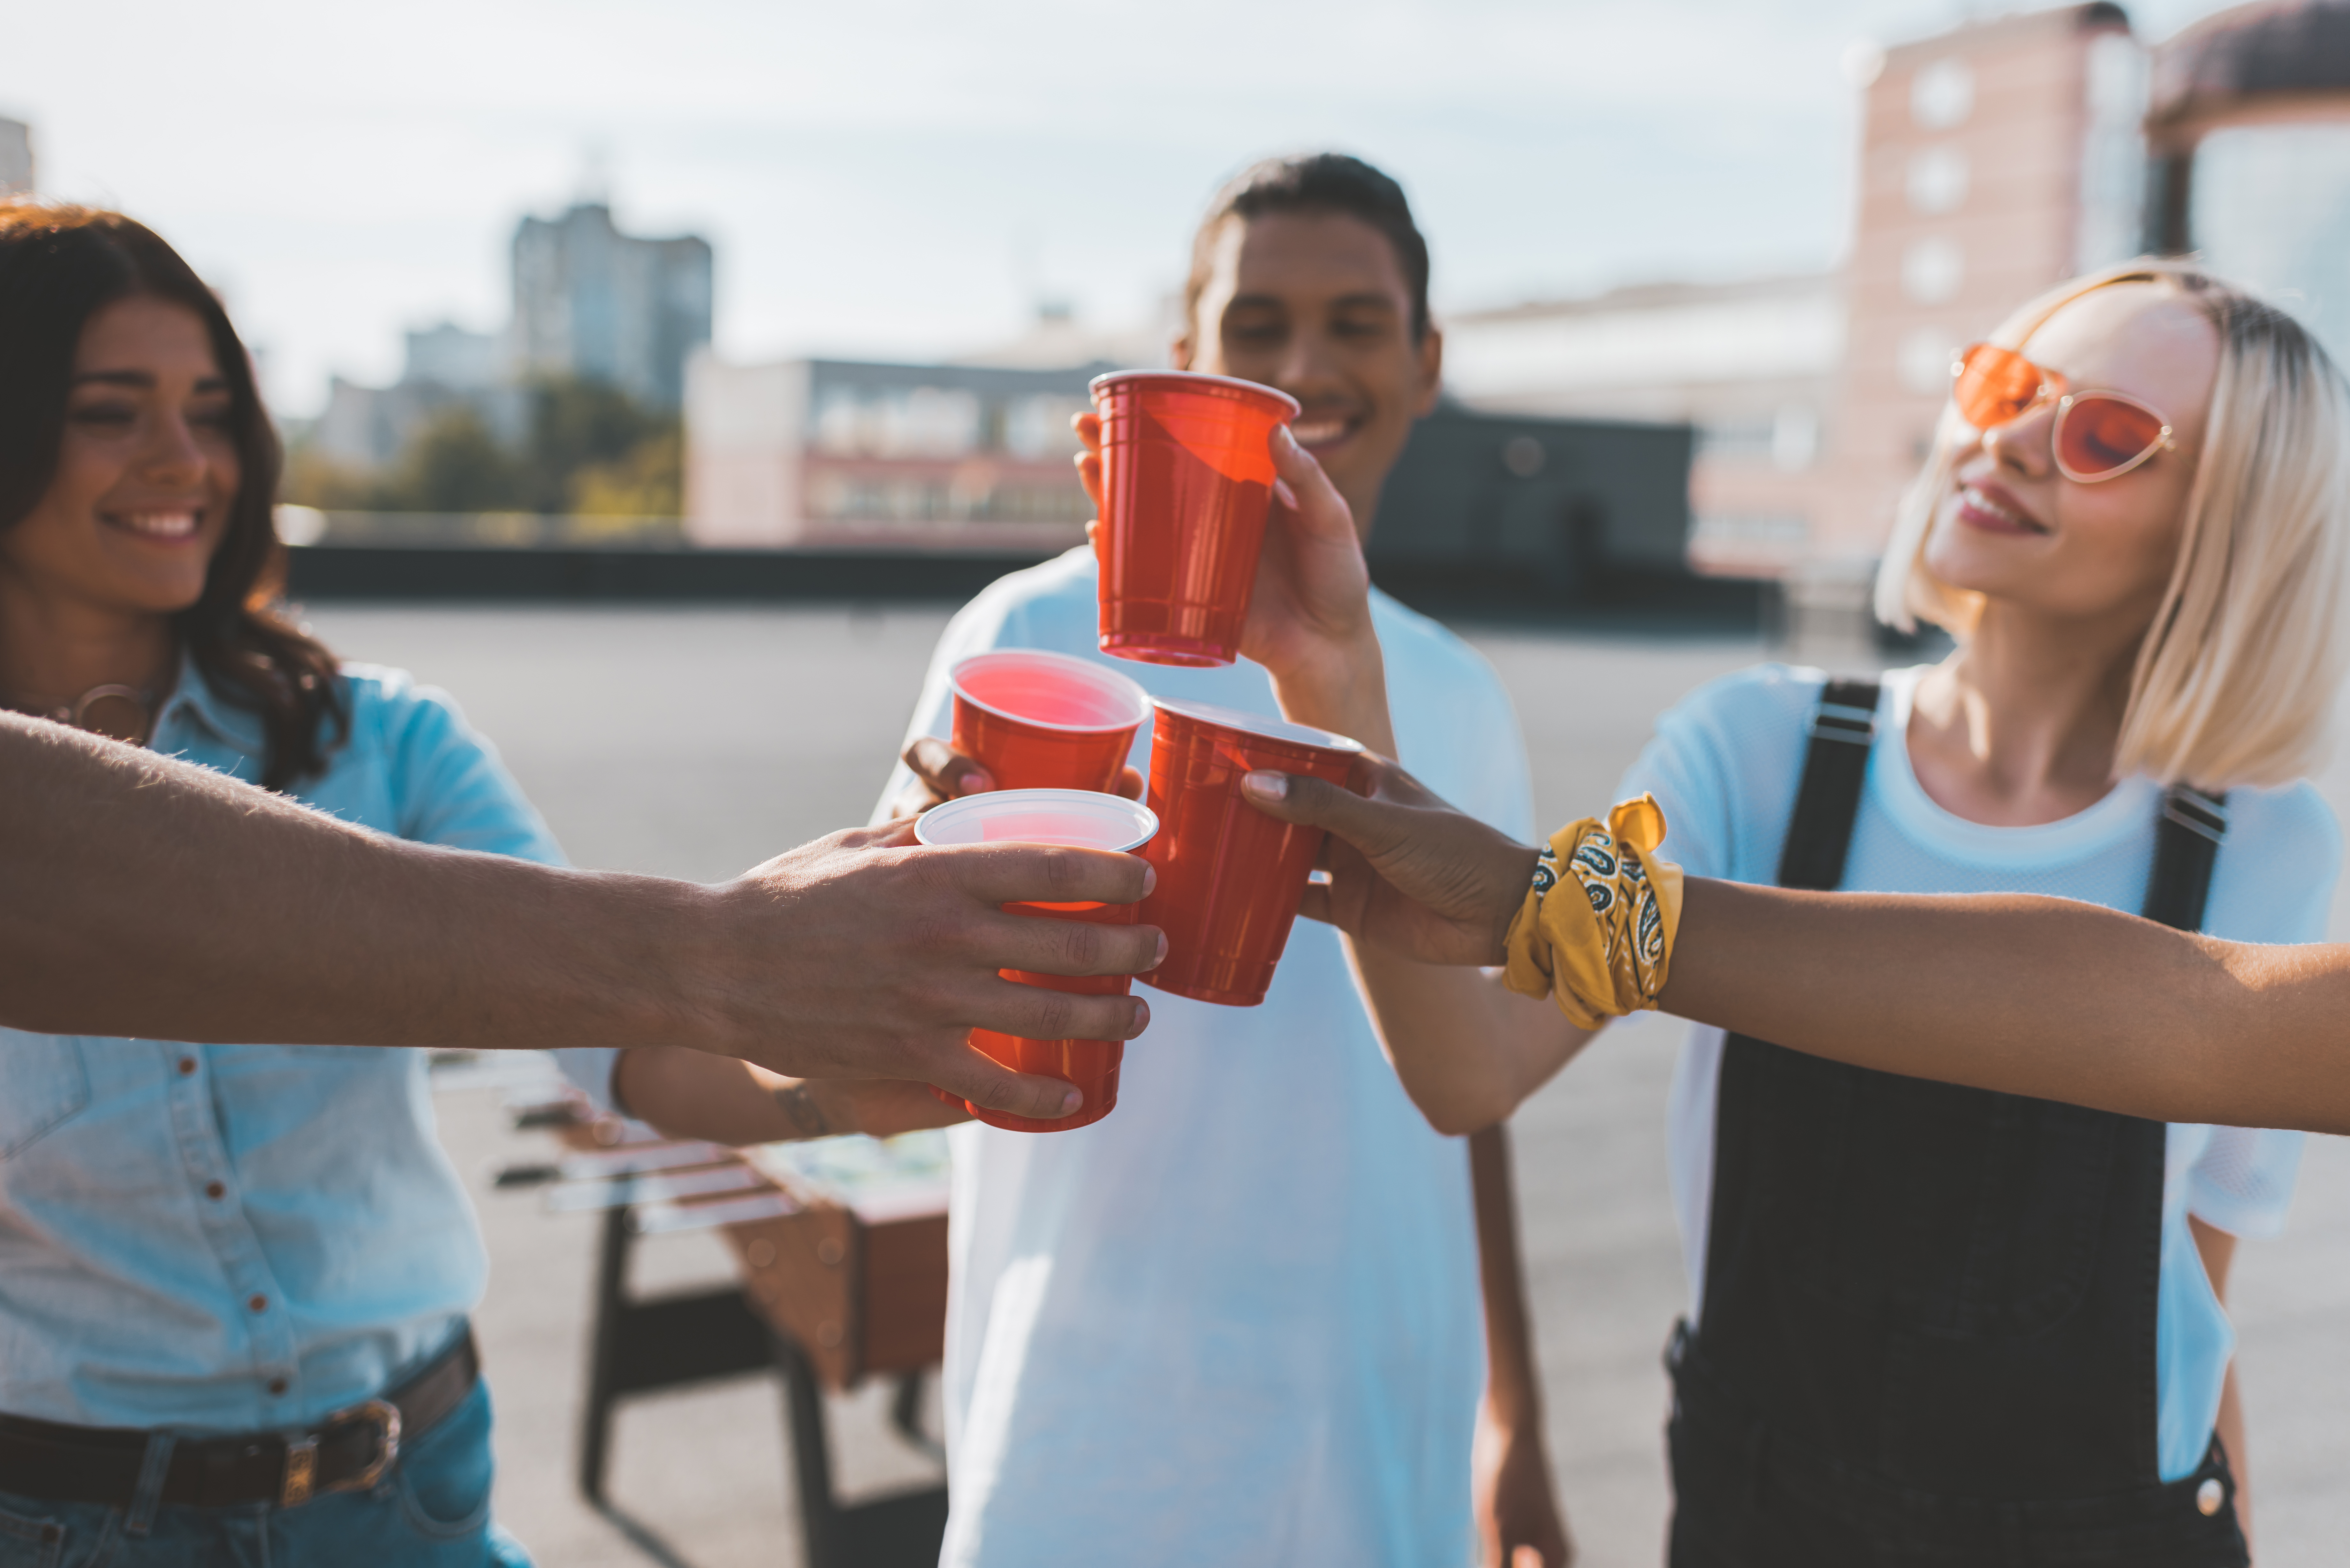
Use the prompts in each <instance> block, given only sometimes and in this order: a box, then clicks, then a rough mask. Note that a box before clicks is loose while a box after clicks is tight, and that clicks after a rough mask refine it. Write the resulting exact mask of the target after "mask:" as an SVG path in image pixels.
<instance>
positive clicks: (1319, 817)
mask: <svg viewBox="0 0 2350 1568" xmlns="http://www.w3.org/2000/svg"><path fill="white" fill-rule="evenodd" d="M1241 794H1242V795H1243V798H1245V799H1246V800H1247V801H1248V803H1249V804H1250V805H1253V806H1254V807H1256V808H1257V810H1259V811H1261V812H1263V813H1264V814H1265V815H1267V816H1272V817H1278V818H1279V819H1280V820H1282V821H1283V822H1295V823H1298V824H1301V825H1303V826H1307V827H1320V828H1326V829H1327V830H1328V831H1330V832H1332V833H1335V834H1336V835H1337V836H1339V837H1341V838H1343V839H1345V840H1346V841H1347V843H1349V844H1351V845H1353V846H1355V847H1356V848H1357V849H1359V850H1361V851H1362V852H1363V853H1364V854H1366V855H1376V854H1378V851H1380V850H1382V849H1386V848H1388V847H1389V846H1393V845H1394V844H1395V843H1396V842H1397V841H1398V840H1399V839H1400V838H1402V837H1403V836H1405V835H1406V834H1407V833H1408V832H1409V828H1408V826H1406V824H1405V822H1404V821H1403V820H1402V818H1403V817H1405V816H1406V815H1409V808H1408V807H1404V806H1398V805H1390V804H1388V802H1385V801H1377V800H1366V799H1364V798H1363V797H1362V796H1361V795H1358V794H1356V793H1355V792H1354V791H1352V790H1350V789H1347V788H1346V787H1344V786H1343V785H1339V784H1331V783H1330V782H1328V781H1327V780H1326V779H1317V778H1314V777H1312V776H1310V775H1308V774H1284V773H1276V772H1274V771H1273V770H1271V769H1261V770H1259V771H1258V772H1255V773H1253V774H1245V775H1243V778H1242V779H1241Z"/></svg>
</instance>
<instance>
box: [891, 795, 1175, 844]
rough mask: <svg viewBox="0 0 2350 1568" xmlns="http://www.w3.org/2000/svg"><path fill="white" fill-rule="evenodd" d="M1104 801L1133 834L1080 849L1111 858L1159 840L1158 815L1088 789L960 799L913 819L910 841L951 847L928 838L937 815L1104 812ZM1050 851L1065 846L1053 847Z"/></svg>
mask: <svg viewBox="0 0 2350 1568" xmlns="http://www.w3.org/2000/svg"><path fill="white" fill-rule="evenodd" d="M1105 801H1107V802H1113V803H1115V805H1116V807H1117V809H1118V811H1119V812H1120V813H1121V814H1123V815H1125V816H1126V817H1127V819H1128V826H1130V827H1132V828H1133V829H1134V830H1135V835H1134V836H1133V837H1131V838H1130V839H1128V841H1126V842H1123V843H1118V844H1095V845H1086V846H1082V847H1085V848H1090V849H1104V850H1107V851H1109V852H1110V853H1111V854H1114V855H1130V854H1132V853H1133V852H1134V851H1136V850H1138V849H1139V848H1141V847H1142V846H1144V845H1146V844H1148V843H1149V842H1150V841H1151V840H1152V839H1154V838H1156V837H1158V836H1159V814H1158V813H1157V812H1155V811H1153V810H1151V809H1150V808H1149V806H1147V805H1143V804H1142V803H1141V802H1140V801H1139V800H1128V799H1127V798H1126V796H1124V795H1122V794H1102V793H1101V792H1100V791H1098V790H1089V789H995V790H989V791H987V792H986V793H985V794H967V795H962V796H961V797H959V798H957V799H954V800H951V801H947V802H944V803H943V804H941V805H934V806H932V807H931V809H930V810H928V811H926V812H924V813H923V814H922V815H920V816H918V817H916V818H915V819H914V838H915V841H916V842H917V843H920V844H925V845H929V846H931V847H933V848H938V847H953V846H954V845H952V844H949V845H941V842H940V840H938V839H935V838H932V837H931V836H930V829H931V821H932V819H933V818H937V817H938V816H939V814H940V813H941V812H945V813H947V814H948V815H947V816H946V817H945V818H944V819H942V820H946V821H955V820H959V819H960V818H962V817H966V816H981V815H985V814H986V813H987V812H988V811H990V810H991V809H993V810H1019V809H1023V808H1026V809H1029V810H1035V809H1037V808H1040V807H1050V806H1058V807H1061V808H1063V809H1072V808H1074V809H1077V810H1084V811H1094V812H1101V811H1103V810H1105V807H1104V805H1103V804H1102V803H1103V802H1105ZM974 842H978V843H989V844H1033V843H1035V840H1034V839H1026V838H995V839H981V840H976V841H974ZM1054 847H1055V848H1062V847H1066V846H1058V845H1056V846H1054Z"/></svg>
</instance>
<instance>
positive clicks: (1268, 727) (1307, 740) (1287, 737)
mask: <svg viewBox="0 0 2350 1568" xmlns="http://www.w3.org/2000/svg"><path fill="white" fill-rule="evenodd" d="M1150 705H1151V706H1152V707H1153V708H1154V709H1165V710H1166V711H1168V712H1170V713H1177V714H1180V715H1181V716H1182V717H1184V718H1186V719H1190V720H1191V721H1193V722H1197V723H1202V724H1213V725H1215V726H1217V727H1218V728H1220V729H1225V730H1238V731H1240V732H1242V733H1243V734H1244V735H1253V736H1255V737H1256V738H1257V739H1259V740H1261V741H1282V742H1287V743H1289V744H1290V745H1294V746H1310V747H1313V748H1314V749H1315V750H1317V751H1325V752H1345V753H1349V754H1352V753H1361V752H1366V751H1368V750H1369V748H1368V747H1367V746H1365V745H1364V744H1363V742H1360V741H1357V740H1356V739H1355V738H1354V737H1352V736H1350V735H1341V734H1339V733H1338V732H1336V731H1335V730H1317V729H1315V727H1314V726H1313V725H1311V724H1293V723H1291V722H1289V721H1288V720H1286V719H1268V718H1266V717H1265V716H1264V715H1263V714H1261V713H1244V712H1243V711H1241V710H1239V709H1237V708H1221V707H1218V706H1217V705H1216V704H1215V703H1212V702H1188V701H1181V700H1180V699H1176V698H1168V697H1153V698H1152V699H1151V700H1150Z"/></svg>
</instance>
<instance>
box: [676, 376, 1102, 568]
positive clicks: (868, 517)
mask: <svg viewBox="0 0 2350 1568" xmlns="http://www.w3.org/2000/svg"><path fill="white" fill-rule="evenodd" d="M1111 368H1112V367H1111V366H1110V365H1108V364H1107V363H1097V364H1090V365H1082V366H1078V367H1076V368H1074V369H1071V368H1066V367H1065V368H1062V369H1006V368H1003V367H997V366H974V365H887V364H871V363H862V362H857V361H849V360H838V359H794V360H789V361H786V362H785V363H782V364H772V365H730V364H727V363H726V362H725V361H723V360H722V359H720V358H718V357H717V356H716V355H714V354H712V353H708V352H706V351H705V352H703V353H702V354H698V355H696V356H695V357H694V358H693V360H692V362H691V364H690V365H689V366H688V367H687V370H686V378H685V432H686V437H685V439H686V459H685V516H686V534H687V537H688V538H690V539H691V540H692V541H693V542H694V543H695V544H698V545H732V546H740V545H858V546H861V547H873V546H878V545H911V546H917V547H919V546H925V545H927V546H933V547H941V548H954V549H965V550H968V549H974V548H977V549H984V548H988V547H991V546H1001V547H1003V548H1006V549H1052V548H1057V547H1061V546H1065V545H1073V544H1076V542H1077V541H1078V540H1080V539H1082V538H1083V537H1084V536H1085V523H1086V519H1087V518H1088V517H1090V516H1092V515H1093V507H1092V504H1091V503H1089V502H1088V501H1087V499H1086V493H1085V490H1084V488H1083V487H1082V486H1081V485H1079V484H1078V483H1077V477H1076V467H1075V465H1074V464H1073V463H1072V462H1070V459H1071V457H1072V456H1073V455H1074V454H1075V453H1076V450H1077V442H1076V434H1075V433H1074V432H1073V431H1071V430H1070V428H1069V420H1070V416H1071V415H1073V414H1076V413H1077V412H1079V411H1081V410H1085V409H1087V408H1088V407H1090V406H1091V405H1090V401H1089V400H1088V399H1087V393H1086V383H1087V381H1088V380H1089V379H1092V378H1093V377H1094V376H1097V375H1098V374H1100V373H1101V372H1102V371H1104V370H1107V369H1111Z"/></svg>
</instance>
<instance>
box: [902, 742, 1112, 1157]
mask: <svg viewBox="0 0 2350 1568" xmlns="http://www.w3.org/2000/svg"><path fill="white" fill-rule="evenodd" d="M1158 831H1159V818H1158V817H1157V816H1155V815H1152V814H1151V812H1150V810H1149V808H1148V807H1147V806H1144V805H1141V804H1139V802H1136V801H1130V800H1127V799H1124V798H1122V797H1120V796H1118V795H1114V794H1094V793H1092V792H1091V791H1087V790H1074V789H1011V790H996V791H993V792H992V793H990V794H974V795H966V796H964V797H963V798H962V799H961V800H952V801H949V802H948V803H947V804H946V805H941V806H935V807H933V808H932V809H931V810H930V811H928V812H926V813H924V814H923V815H922V816H921V818H920V821H918V822H917V823H915V825H914V836H915V837H916V838H918V839H920V841H921V842H922V843H924V844H1000V843H1021V844H1068V845H1075V846H1076V847H1078V848H1080V849H1113V850H1121V851H1124V850H1134V849H1139V848H1140V847H1141V846H1143V845H1145V844H1148V843H1149V841H1150V838H1151V836H1152V835H1154V834H1156V833H1157V832H1158ZM1003 909H1004V911H1005V912H1006V913H1007V914H1014V915H1027V916H1031V917H1034V918H1035V919H1046V920H1085V921H1088V922H1090V923H1093V924H1096V925H1106V926H1130V925H1132V924H1134V923H1135V918H1136V909H1137V906H1135V905H1133V904H1035V903H1022V904H1006V905H1004V906H1003ZM996 972H997V973H999V974H1001V975H1003V978H1004V979H1006V980H1015V981H1019V982H1020V983H1022V984H1023V985H1039V986H1043V987H1044V988H1045V990H1047V991H1063V992H1073V993H1075V994H1077V995H1081V996H1123V995H1125V994H1126V993H1127V992H1128V991H1130V990H1131V989H1132V988H1133V983H1134V982H1133V977H1132V976H1130V975H1123V974H1112V975H1064V974H1031V973H1029V972H1027V971H1024V970H1016V969H1007V970H999V971H996ZM971 1044H972V1049H973V1050H975V1051H978V1052H980V1053H982V1054H985V1055H988V1056H991V1057H993V1058H994V1059H995V1060H996V1061H998V1062H1001V1063H1002V1064H1003V1065H1005V1066H1007V1067H1009V1068H1011V1069H1012V1070H1013V1071H1014V1072H1015V1073H1037V1074H1041V1075H1044V1076H1045V1077H1048V1078H1058V1079H1060V1080H1062V1081H1063V1082H1064V1083H1069V1084H1075V1085H1076V1086H1077V1087H1078V1088H1080V1089H1082V1090H1084V1091H1085V1096H1086V1103H1085V1104H1084V1105H1082V1106H1078V1107H1077V1109H1076V1111H1075V1112H1074V1113H1072V1114H1071V1115H1069V1116H1061V1117H1058V1118H1047V1117H1043V1116H1005V1115H1004V1114H1003V1112H1001V1111H991V1110H987V1109H984V1108H983V1107H982V1106H975V1105H972V1103H971V1102H970V1101H968V1100H966V1101H964V1102H962V1103H963V1105H964V1106H965V1107H966V1108H967V1109H969V1110H970V1112H971V1114H972V1116H977V1117H978V1118H979V1119H980V1120H981V1121H983V1122H985V1123H986V1124H987V1125H988V1126H990V1127H1003V1128H1006V1129H1008V1130H1009V1131H1012V1132H1066V1131H1067V1130H1068V1129H1069V1128H1071V1127H1086V1126H1087V1125H1089V1124H1091V1123H1094V1122H1097V1121H1099V1120H1101V1119H1102V1117H1104V1116H1107V1115H1109V1113H1110V1112H1111V1110H1113V1109H1114V1108H1116V1106H1117V1105H1118V1065H1119V1064H1120V1063H1122V1062H1124V1061H1125V1060H1126V1044H1125V1042H1123V1041H1118V1040H1031V1039H1027V1038H1025V1037H1024V1036H1021V1035H1016V1034H999V1033H996V1032H995V1031H994V1030H992V1029H974V1030H972V1032H971ZM940 1097H941V1098H942V1099H948V1100H950V1101H951V1098H952V1096H946V1095H943V1094H941V1096H940Z"/></svg>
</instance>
